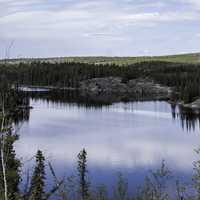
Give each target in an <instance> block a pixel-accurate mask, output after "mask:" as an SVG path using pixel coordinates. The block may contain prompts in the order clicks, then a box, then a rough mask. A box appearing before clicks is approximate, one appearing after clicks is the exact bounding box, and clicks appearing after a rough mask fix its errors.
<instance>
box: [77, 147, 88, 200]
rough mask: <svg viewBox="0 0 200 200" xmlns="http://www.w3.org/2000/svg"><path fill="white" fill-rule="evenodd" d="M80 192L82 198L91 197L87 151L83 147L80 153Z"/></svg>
mask: <svg viewBox="0 0 200 200" xmlns="http://www.w3.org/2000/svg"><path fill="white" fill-rule="evenodd" d="M77 169H78V176H79V192H80V196H81V199H82V200H86V199H88V198H89V182H88V180H87V173H88V171H87V152H86V151H85V149H83V150H82V151H81V152H80V153H79V154H78V167H77Z"/></svg>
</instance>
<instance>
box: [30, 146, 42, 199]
mask: <svg viewBox="0 0 200 200" xmlns="http://www.w3.org/2000/svg"><path fill="white" fill-rule="evenodd" d="M44 186H45V158H44V156H43V154H42V151H40V150H38V152H37V154H36V166H35V169H34V172H33V175H32V178H31V185H30V191H29V196H30V198H29V199H30V200H36V199H38V200H43V199H45V191H44Z"/></svg>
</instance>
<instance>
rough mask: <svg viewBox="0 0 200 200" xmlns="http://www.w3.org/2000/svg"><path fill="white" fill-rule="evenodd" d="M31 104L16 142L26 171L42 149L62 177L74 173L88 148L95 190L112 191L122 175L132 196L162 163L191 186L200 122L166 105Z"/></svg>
mask: <svg viewBox="0 0 200 200" xmlns="http://www.w3.org/2000/svg"><path fill="white" fill-rule="evenodd" d="M30 105H31V106H32V107H33V109H32V110H31V111H30V115H29V120H28V121H26V122H24V123H23V126H22V127H21V129H20V139H19V141H18V142H17V143H16V151H17V155H18V156H19V157H22V160H23V161H24V163H25V166H26V168H27V167H29V168H31V167H32V161H30V160H31V158H32V157H33V155H35V153H36V151H37V150H38V149H41V150H42V151H43V152H44V154H45V156H46V158H47V159H48V160H50V161H51V162H52V164H53V166H54V168H55V170H56V173H57V175H58V176H59V177H63V176H65V177H66V176H70V175H72V174H76V162H77V154H78V153H79V152H80V150H81V149H83V148H85V149H86V150H87V152H88V170H89V177H90V181H91V183H92V184H94V185H98V184H101V183H104V184H105V185H107V186H108V187H109V188H112V187H113V183H114V182H115V181H116V174H117V173H118V172H122V173H123V175H124V177H125V178H127V179H128V181H129V189H130V191H132V190H134V189H133V188H136V187H137V186H139V185H140V184H142V182H143V180H144V177H145V175H147V174H148V172H149V170H155V169H157V168H159V167H160V165H161V162H162V160H163V159H164V160H165V161H166V164H167V166H168V167H169V169H170V170H171V171H172V172H173V175H174V176H175V178H179V179H181V180H183V181H184V182H188V183H189V182H190V181H191V176H192V169H193V161H195V160H196V159H197V158H198V157H197V155H196V154H195V152H194V149H196V148H198V147H199V146H200V128H199V120H195V119H194V118H192V119H191V121H190V117H187V115H182V114H180V110H179V109H178V108H173V109H172V107H171V105H170V104H169V103H167V102H164V101H162V102H160V101H154V102H151V101H149V102H131V103H130V102H129V103H123V102H120V103H113V104H111V105H101V106H88V104H86V105H87V106H86V105H84V104H83V103H82V104H80V102H79V103H76V102H72V101H69V102H68V100H65V101H62V99H59V97H57V98H56V100H51V99H45V97H42V98H40V97H37V98H34V97H32V98H30ZM24 168H25V167H24ZM24 171H25V169H24Z"/></svg>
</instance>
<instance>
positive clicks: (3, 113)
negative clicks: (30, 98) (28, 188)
mask: <svg viewBox="0 0 200 200" xmlns="http://www.w3.org/2000/svg"><path fill="white" fill-rule="evenodd" d="M1 115H2V116H1V117H2V121H1V130H0V134H1V165H2V174H3V183H4V198H5V200H8V185H7V178H6V161H5V156H4V152H5V151H4V148H5V132H6V128H5V119H6V114H5V108H4V98H3V96H2V114H1Z"/></svg>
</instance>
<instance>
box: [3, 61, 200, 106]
mask: <svg viewBox="0 0 200 200" xmlns="http://www.w3.org/2000/svg"><path fill="white" fill-rule="evenodd" d="M0 73H1V75H2V76H4V77H5V78H6V79H7V80H8V81H9V82H10V83H12V84H14V85H16V86H17V85H32V86H55V87H58V88H78V87H79V85H80V82H81V81H83V80H87V79H92V78H100V77H110V76H112V77H121V78H122V81H123V82H127V81H128V80H131V79H136V78H150V79H152V80H154V81H155V82H156V83H159V84H162V85H164V86H169V87H172V88H173V90H174V91H175V92H177V94H178V99H179V100H183V101H184V102H185V103H189V102H192V101H194V100H196V99H197V98H198V97H199V96H200V66H199V64H189V63H173V62H163V61H148V62H140V63H135V64H130V65H116V64H103V65H102V64H89V63H77V62H68V63H67V62H66V63H49V62H30V63H23V62H22V63H19V64H8V63H3V64H1V65H0Z"/></svg>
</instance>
